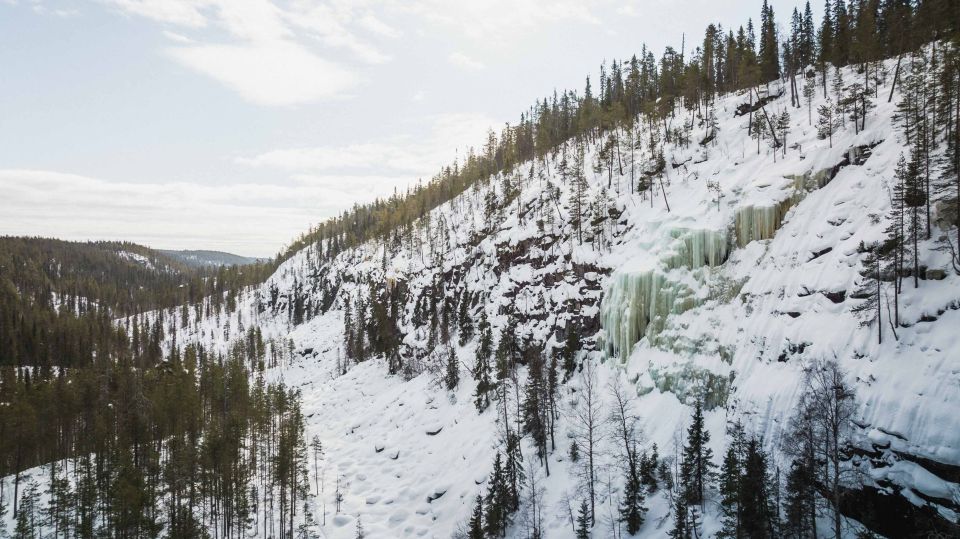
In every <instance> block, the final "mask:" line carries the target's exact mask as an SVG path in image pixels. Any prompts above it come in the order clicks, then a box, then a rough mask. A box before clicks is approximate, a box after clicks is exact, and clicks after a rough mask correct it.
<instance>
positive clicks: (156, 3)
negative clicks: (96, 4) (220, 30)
mask: <svg viewBox="0 0 960 539" xmlns="http://www.w3.org/2000/svg"><path fill="white" fill-rule="evenodd" d="M102 1H104V2H105V3H107V4H111V5H113V6H114V7H116V8H117V9H119V10H120V11H121V12H123V13H127V14H130V15H137V16H140V17H146V18H148V19H152V20H155V21H157V22H161V23H166V24H175V25H177V26H186V27H190V28H203V27H205V26H206V25H207V18H206V16H205V15H204V14H203V9H204V8H206V7H209V3H208V2H203V1H200V2H197V1H193V0H102Z"/></svg>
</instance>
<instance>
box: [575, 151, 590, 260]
mask: <svg viewBox="0 0 960 539" xmlns="http://www.w3.org/2000/svg"><path fill="white" fill-rule="evenodd" d="M583 166H584V148H583V144H582V143H578V144H577V145H576V152H575V153H574V162H573V178H572V180H573V183H572V185H571V186H570V221H571V222H572V223H573V225H574V226H575V227H576V230H577V243H579V244H581V245H583V221H584V220H585V219H586V218H587V192H588V190H589V184H588V183H587V177H586V175H585V174H584V170H583Z"/></svg>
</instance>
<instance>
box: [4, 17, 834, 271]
mask: <svg viewBox="0 0 960 539" xmlns="http://www.w3.org/2000/svg"><path fill="white" fill-rule="evenodd" d="M813 4H814V5H813V7H814V12H815V14H816V13H817V10H818V8H819V7H820V6H819V2H813ZM771 5H772V6H773V7H774V9H775V10H776V13H777V20H778V22H780V23H781V25H782V24H783V23H784V22H786V21H787V20H788V19H787V17H788V16H789V12H790V11H791V10H792V9H793V7H794V6H795V5H797V4H796V2H788V1H773V2H771ZM759 11H760V1H759V0H746V1H744V0H737V1H733V0H712V1H711V0H675V1H671V0H582V1H571V0H486V1H483V0H86V1H71V0H0V235H29V236H49V237H57V238H62V239H68V240H88V239H116V240H127V241H135V242H138V243H143V244H146V245H148V246H151V247H156V248H164V249H216V250H223V251H229V252H233V253H237V254H241V255H247V256H272V255H274V254H276V253H277V252H278V251H280V250H281V249H282V248H283V247H284V246H285V245H286V244H287V243H289V242H290V241H292V240H293V239H294V238H295V237H296V236H298V235H299V234H301V233H302V232H304V231H306V230H307V229H308V228H309V227H310V226H311V225H314V224H316V223H318V222H321V221H323V220H324V219H326V218H328V217H330V216H333V215H336V214H338V213H339V212H341V211H343V210H345V209H348V208H349V207H351V206H352V205H354V204H356V203H364V202H369V201H372V200H374V199H375V198H377V197H382V196H389V195H390V194H391V193H393V192H394V191H395V190H400V191H401V192H402V191H403V190H404V189H405V188H406V187H408V186H410V185H414V184H415V183H416V182H417V181H419V180H420V179H423V180H427V179H429V178H430V177H431V176H432V175H433V174H434V173H435V172H436V171H437V170H439V169H440V167H442V166H444V165H446V164H449V163H452V161H453V160H454V159H455V158H456V157H457V156H462V155H464V154H465V153H466V151H467V149H468V148H469V147H471V146H475V147H479V146H480V145H481V144H482V142H483V141H484V140H485V138H486V132H487V130H488V129H490V128H494V129H495V130H497V131H499V129H500V128H501V127H502V126H503V125H504V123H505V122H515V121H516V119H518V118H519V115H520V113H521V112H523V111H525V110H527V108H528V107H529V106H530V105H531V104H532V103H533V101H534V100H535V99H538V98H543V97H544V96H546V95H549V94H551V93H552V92H553V90H554V88H558V89H564V88H575V89H580V88H582V86H583V82H584V78H585V77H586V76H587V75H591V74H593V76H594V77H596V75H595V74H596V72H597V71H598V68H599V65H600V63H601V62H603V61H606V62H608V63H609V61H610V60H611V59H624V58H629V56H630V55H632V54H634V53H637V52H639V51H640V49H641V46H642V45H643V44H646V45H647V46H648V47H649V48H651V49H652V50H653V51H654V53H655V54H656V55H657V56H659V54H660V53H661V52H662V51H663V48H664V47H665V46H667V45H674V46H679V44H680V41H681V38H682V36H683V35H684V34H686V38H687V44H688V47H692V46H693V44H695V43H696V42H699V41H701V40H702V33H703V29H704V28H705V27H706V25H707V24H708V23H710V22H718V23H720V24H722V25H723V26H724V27H725V28H728V27H731V26H734V27H735V26H739V25H740V24H744V23H745V21H746V20H747V18H748V17H754V18H756V17H757V14H758V13H759Z"/></svg>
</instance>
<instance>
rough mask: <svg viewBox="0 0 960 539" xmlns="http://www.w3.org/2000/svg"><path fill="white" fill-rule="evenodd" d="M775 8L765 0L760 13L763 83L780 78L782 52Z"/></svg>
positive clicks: (760, 52)
mask: <svg viewBox="0 0 960 539" xmlns="http://www.w3.org/2000/svg"><path fill="white" fill-rule="evenodd" d="M778 41H779V40H778V39H777V26H776V22H775V21H774V16H773V7H771V6H770V5H769V4H768V3H767V0H763V8H762V10H761V12H760V51H759V62H760V76H761V78H762V79H761V80H762V81H763V82H770V81H772V80H775V79H778V78H780V51H779V42H778Z"/></svg>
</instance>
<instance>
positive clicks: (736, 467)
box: [717, 424, 743, 539]
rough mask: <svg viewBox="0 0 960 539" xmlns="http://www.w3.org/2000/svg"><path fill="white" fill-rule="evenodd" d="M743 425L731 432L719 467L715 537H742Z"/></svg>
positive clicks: (726, 538) (735, 427) (728, 538)
mask: <svg viewBox="0 0 960 539" xmlns="http://www.w3.org/2000/svg"><path fill="white" fill-rule="evenodd" d="M742 436H743V427H742V426H740V425H739V424H737V425H736V426H734V428H733V430H732V432H731V436H730V438H731V441H730V445H729V447H727V452H726V453H725V454H724V457H723V464H722V465H721V468H720V476H719V481H718V485H717V486H718V491H719V493H720V512H721V514H722V528H721V530H720V533H719V534H718V535H717V537H720V538H725V539H731V538H739V537H742V533H743V530H742V524H741V521H742V515H741V513H742V511H743V507H742V505H741V496H740V495H741V493H742V491H743V490H742V488H741V482H742V477H743V455H742V452H743V447H742V444H741V442H740V440H741V439H742Z"/></svg>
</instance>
